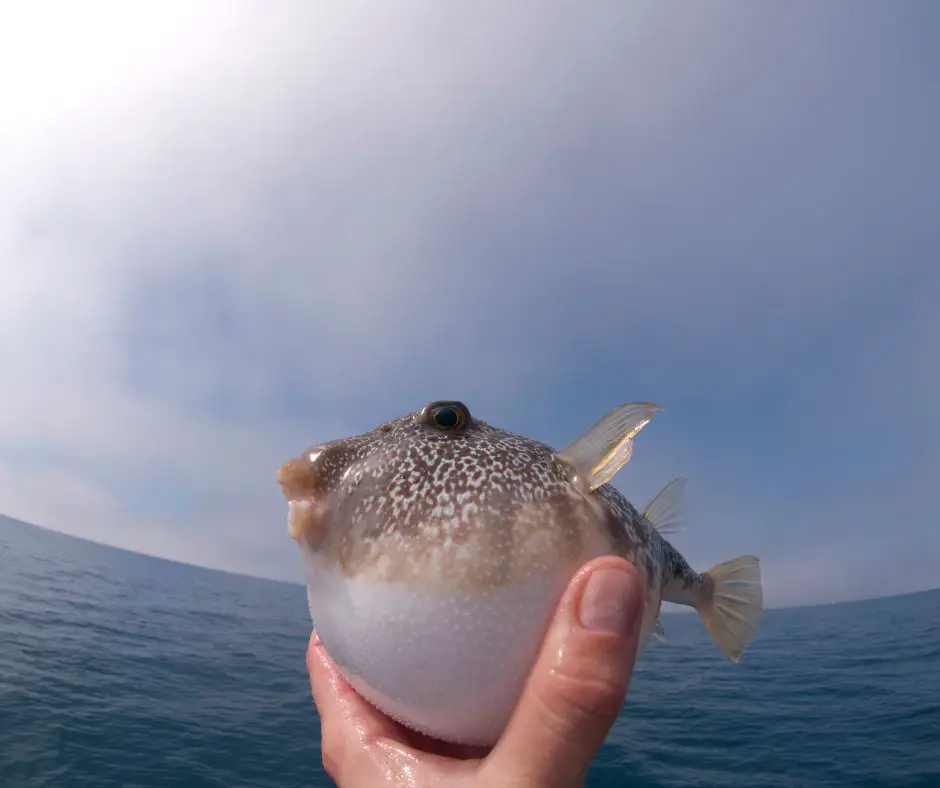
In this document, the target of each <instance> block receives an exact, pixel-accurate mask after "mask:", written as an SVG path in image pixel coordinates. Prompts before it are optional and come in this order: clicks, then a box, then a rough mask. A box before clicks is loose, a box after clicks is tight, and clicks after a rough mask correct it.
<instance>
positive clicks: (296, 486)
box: [277, 446, 325, 501]
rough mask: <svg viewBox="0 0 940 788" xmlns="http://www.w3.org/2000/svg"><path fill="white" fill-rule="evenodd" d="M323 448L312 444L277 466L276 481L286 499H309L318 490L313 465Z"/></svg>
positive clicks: (318, 486)
mask: <svg viewBox="0 0 940 788" xmlns="http://www.w3.org/2000/svg"><path fill="white" fill-rule="evenodd" d="M324 448H325V446H314V447H313V448H312V449H310V450H308V451H305V452H304V453H303V454H300V455H298V456H297V457H294V458H292V459H290V460H288V461H287V462H285V463H284V464H283V465H282V466H281V467H280V468H278V471H277V483H278V484H279V485H281V490H282V492H283V493H284V497H285V498H286V499H287V500H288V501H296V500H298V499H308V500H309V499H310V498H312V497H313V496H315V495H316V494H317V493H318V492H319V490H320V485H319V484H318V483H317V475H316V473H315V466H316V462H317V460H318V459H319V457H320V455H321V454H323V450H324Z"/></svg>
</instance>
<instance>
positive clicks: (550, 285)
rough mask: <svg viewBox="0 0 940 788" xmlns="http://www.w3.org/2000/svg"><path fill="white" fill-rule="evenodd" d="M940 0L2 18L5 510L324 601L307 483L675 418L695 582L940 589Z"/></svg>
mask: <svg viewBox="0 0 940 788" xmlns="http://www.w3.org/2000/svg"><path fill="white" fill-rule="evenodd" d="M938 34H940V6H938V5H937V4H936V3H933V2H928V0H923V1H922V2H916V1H912V2H908V3H881V2H878V1H877V0H865V1H863V0H858V1H857V2H852V3H819V2H815V0H794V1H793V2H789V3H777V4H764V3H760V4H757V3H755V4H742V3H734V2H713V3H708V4H687V3H668V2H667V3H663V2H661V1H660V0H655V1H654V0H640V1H638V2H632V3H629V4H621V3H614V2H600V3H593V4H570V3H559V2H534V1H531V2H530V1H522V2H515V3H512V4H504V3H497V2H482V3H475V4H472V6H468V5H467V4H466V3H457V2H450V1H445V2H429V1H426V2H416V3H409V4H408V5H407V7H406V6H404V5H402V4H394V3H385V2H378V1H377V0H376V2H344V3H329V4H328V3H316V4H313V3H311V4H305V3H275V4H262V3H256V2H247V1H245V2H173V1H171V0H162V1H161V2H159V3H144V2H141V3H134V4H125V3H122V2H119V0H114V1H111V2H94V0H88V2H85V3H82V4H81V5H80V7H79V6H74V7H73V6H72V5H70V4H63V3H55V4H49V3H44V2H34V3H30V4H28V5H27V4H19V5H12V4H11V5H10V6H8V7H7V6H5V7H4V8H3V10H2V11H0V102H2V104H0V107H2V113H3V120H2V122H0V381H2V385H0V512H2V513H5V514H7V515H10V516H12V517H16V518H19V519H23V520H27V521H29V522H33V523H37V524H40V525H44V526H47V527H50V528H54V529H56V530H61V531H64V532H66V533H71V534H75V535H79V536H83V537H86V538H90V539H93V540H96V541H102V542H105V543H108V544H113V545H117V546H121V547H125V548H130V549H134V550H139V551H142V552H146V553H150V554H153V555H159V556H163V557H169V558H173V559H177V560H183V561H187V562H192V563H197V564H202V565H206V566H211V567H217V568H223V569H228V570H232V571H237V572H244V573H248V574H254V575H261V576H265V577H274V578H278V579H285V580H291V581H295V582H302V581H303V575H302V571H301V566H300V559H299V556H298V555H297V551H296V548H295V545H294V543H293V542H292V541H291V540H290V538H289V537H288V535H287V528H286V514H287V512H286V505H285V502H284V501H283V499H282V497H281V493H280V489H279V488H278V486H277V484H276V483H275V472H276V470H277V467H278V466H279V465H280V463H281V462H283V461H284V460H286V459H287V458H289V457H292V456H294V455H296V454H297V453H298V452H300V451H302V450H304V449H305V448H307V447H308V446H311V445H313V444H316V443H318V442H321V441H323V440H327V439H331V438H336V437H342V436H344V435H348V434H352V433H357V432H361V431H363V430H368V429H372V428H373V427H375V426H376V425H377V424H379V423H381V422H383V421H385V420H387V419H389V418H391V417H393V416H395V415H398V414H400V413H402V412H405V411H409V410H414V409H417V408H418V407H420V406H421V405H423V404H424V403H425V402H427V401H429V400H432V399H441V398H457V399H461V400H462V401H464V402H466V403H467V405H468V406H469V408H470V410H471V412H472V413H473V414H474V415H475V416H478V417H480V418H482V419H484V420H486V421H488V422H490V423H492V424H495V425H498V426H501V427H504V428H507V429H510V430H512V431H514V432H520V433H524V434H526V435H530V436H532V437H535V438H538V439H540V440H543V441H545V442H547V443H550V444H552V445H554V446H557V447H559V448H560V447H562V446H564V445H566V444H567V443H568V442H569V441H571V440H572V439H573V438H575V437H576V436H577V435H578V434H580V433H581V432H582V431H583V430H584V429H586V428H587V427H589V426H590V425H591V424H592V423H594V422H595V421H596V420H597V419H598V418H599V417H600V416H601V415H602V414H603V413H604V412H606V411H607V410H609V409H610V408H611V407H613V406H615V405H617V404H619V403H621V402H627V401H633V400H647V401H654V402H657V403H658V404H660V405H661V406H662V408H663V410H662V412H661V413H659V414H658V415H657V416H656V418H655V419H654V420H653V422H652V423H651V424H650V425H649V426H648V427H647V428H646V429H645V430H644V432H643V433H642V435H641V436H640V437H639V438H638V439H637V445H636V448H635V452H634V455H633V459H632V460H631V461H630V463H629V464H628V465H627V466H626V468H624V470H623V471H621V472H620V474H619V475H618V476H617V477H616V479H615V484H616V486H618V487H619V488H620V489H621V490H622V491H623V492H624V493H626V494H627V495H628V497H629V498H631V500H633V501H634V502H635V503H636V504H637V505H638V506H643V505H645V504H646V502H647V501H648V500H649V499H651V498H652V497H653V496H654V495H655V494H656V493H657V492H658V490H659V489H660V488H661V487H662V486H663V485H665V484H666V483H667V482H668V481H670V480H671V479H672V478H674V477H676V476H680V475H681V476H686V477H687V478H688V479H689V482H688V495H689V521H688V528H687V530H686V531H685V532H684V533H682V534H680V535H678V536H675V537H674V538H673V542H674V543H675V545H676V547H677V548H678V549H679V550H680V551H681V552H683V554H684V555H685V556H686V558H687V559H688V560H689V561H690V562H691V563H692V565H693V566H695V567H696V568H698V569H700V570H704V569H707V568H708V567H709V566H711V565H713V564H714V563H717V562H718V561H722V560H726V559H730V558H732V557H735V556H737V555H741V554H749V553H753V554H757V555H759V556H760V557H761V559H762V566H763V572H764V583H765V600H766V603H767V605H768V606H769V607H776V606H786V605H796V604H811V603H823V602H831V601H839V600H847V599H856V598H865V597H873V596H879V595H883V594H893V593H901V592H906V591H914V590H920V589H926V588H932V587H936V586H940V580H938V576H940V527H938V526H940V504H938V495H937V492H936V487H937V483H938V479H940V454H938V446H940V420H938V419H937V417H936V412H935V411H936V405H937V404H938V403H940V310H938V309H937V304H938V302H940V266H938V260H940V218H938V217H940V212H938V206H940V147H938V144H937V140H940V95H938V93H937V91H936V85H937V83H938V81H940V57H938V55H937V53H936V47H935V42H936V40H937V36H938Z"/></svg>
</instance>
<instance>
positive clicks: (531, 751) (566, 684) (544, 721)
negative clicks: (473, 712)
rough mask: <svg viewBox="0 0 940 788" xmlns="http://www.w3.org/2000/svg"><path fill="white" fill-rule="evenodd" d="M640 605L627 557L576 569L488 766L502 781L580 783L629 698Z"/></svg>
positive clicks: (637, 585)
mask: <svg viewBox="0 0 940 788" xmlns="http://www.w3.org/2000/svg"><path fill="white" fill-rule="evenodd" d="M642 611H643V588H642V586H641V584H640V581H639V579H638V576H637V572H636V569H635V568H634V567H633V566H632V565H631V564H629V563H628V562H626V561H624V560H623V559H620V558H615V557H611V556H608V557H605V558H601V559H597V560H595V561H592V562H590V563H588V564H587V565H586V566H585V567H583V568H582V570H581V571H580V572H578V574H577V575H576V576H575V577H574V578H573V579H572V581H571V583H569V585H568V588H567V589H566V591H565V593H564V595H563V596H562V598H561V601H560V602H559V605H558V608H557V610H556V612H555V616H554V619H553V620H552V623H551V625H550V626H549V629H548V632H547V634H546V637H545V640H544V642H543V644H542V649H541V651H540V653H539V656H538V658H537V659H536V663H535V666H534V668H533V670H532V673H531V674H530V676H529V680H528V682H527V683H526V686H525V689H524V690H523V693H522V696H521V697H520V699H519V703H518V704H517V706H516V709H515V711H514V712H513V716H512V718H511V719H510V721H509V724H508V726H507V728H506V731H505V733H504V734H503V736H502V738H501V739H500V741H499V743H498V744H497V745H496V747H495V748H494V750H493V752H492V754H491V755H490V757H489V758H487V760H486V763H485V764H484V766H483V770H484V772H486V773H489V774H491V775H492V776H494V777H496V776H498V777H499V780H498V782H499V783H500V784H502V785H538V786H545V788H551V787H552V786H570V785H575V784H580V781H581V780H583V778H584V775H585V774H586V773H587V770H588V767H589V766H590V763H591V761H592V759H593V758H594V755H595V754H596V753H597V751H598V749H600V746H601V744H603V742H604V739H605V737H606V736H607V733H608V732H609V731H610V728H611V726H612V725H613V723H614V721H615V720H616V718H617V714H618V713H619V711H620V709H621V707H622V706H623V702H624V699H625V698H626V694H627V687H628V685H629V681H630V674H631V673H632V672H633V664H634V660H635V659H636V650H637V642H638V638H639V630H640V624H641V619H642Z"/></svg>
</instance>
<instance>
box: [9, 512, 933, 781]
mask: <svg viewBox="0 0 940 788" xmlns="http://www.w3.org/2000/svg"><path fill="white" fill-rule="evenodd" d="M299 577H300V569H299V564H298V578H299ZM663 625H664V627H665V629H666V633H667V637H668V639H669V642H668V643H667V644H665V645H659V644H657V645H651V646H650V648H649V649H648V650H647V652H646V653H645V654H644V655H643V656H642V658H641V660H640V662H639V664H638V666H637V670H636V673H635V675H634V678H633V682H632V685H631V690H630V697H629V698H628V700H627V703H626V705H625V706H624V708H623V711H622V713H621V716H620V719H619V721H618V723H617V725H616V726H615V727H614V729H613V730H612V731H611V733H610V736H609V737H608V740H607V743H606V744H605V746H604V748H603V749H602V751H601V752H600V753H599V755H598V757H597V759H596V761H595V764H594V766H593V767H592V769H591V772H590V774H589V776H588V781H587V784H588V785H589V786H596V787H597V788H601V787H602V786H618V787H623V786H677V787H678V786H682V787H683V788H687V787H688V786H723V787H727V788H733V787H734V786H748V788H755V787H757V788H773V787H774V786H781V787H782V786H800V787H801V788H804V787H805V786H849V785H852V786H911V787H912V788H913V786H924V787H925V788H926V787H927V786H931V788H938V787H940V590H938V591H930V592H924V593H920V594H910V595H906V596H899V597H892V598H887V599H877V600H873V601H865V602H856V603H849V604H838V605H826V606H820V607H808V608H799V609H787V610H771V611H768V612H767V614H766V615H765V618H764V623H763V624H762V629H761V632H760V633H759V634H758V637H757V639H756V641H755V642H754V644H753V645H752V647H751V649H750V650H749V651H748V653H747V655H746V656H745V658H744V660H743V661H742V662H741V663H740V664H739V665H733V664H732V663H730V662H729V661H728V660H727V659H725V658H724V657H723V656H722V655H721V654H720V653H719V651H718V649H717V647H715V646H714V644H713V643H712V642H711V641H710V639H709V637H708V635H707V634H706V633H705V631H704V629H703V627H702V626H701V624H700V622H699V620H698V617H697V616H694V615H682V614H672V615H666V616H664V619H663ZM309 632H310V624H309V620H308V618H307V608H306V600H305V592H304V589H303V587H302V586H301V585H293V584H288V583H277V582H273V581H267V580H260V579H255V578H249V577H243V576H239V575H233V574H227V573H223V572H217V571H212V570H208V569H201V568H198V567H193V566H189V565H184V564H179V563H174V562H171V561H164V560H161V559H156V558H150V557H146V556H142V555H138V554H136V553H131V552H127V551H123V550H118V549H114V548H110V547H104V546H101V545H97V544H94V543H91V542H87V541H84V540H79V539H75V538H72V537H69V536H64V535H62V534H58V533H55V532H52V531H48V530H44V529H40V528H36V527H34V526H30V525H26V524H23V523H19V522H16V521H13V520H8V519H5V518H2V517H0V787H2V788H40V787H43V786H50V787H55V788H58V787H59V786H63V787H70V786H94V788H110V787H111V786H113V787H114V788H118V787H120V788H144V787H145V786H146V787H150V786H159V787H160V788H172V787H173V786H187V787H189V786H192V787H193V788H196V787H199V786H206V787H208V786H213V787H215V786H219V787H221V786H226V787H227V786H246V787H248V786H252V787H256V788H288V787H289V786H329V785H332V782H331V780H330V778H329V777H328V775H327V774H326V773H325V772H324V771H323V767H322V765H321V762H320V752H319V728H318V724H317V716H316V713H315V710H314V708H313V705H312V703H311V700H310V693H309V685H308V682H307V675H306V670H305V667H304V653H305V649H306V645H307V638H308V635H309Z"/></svg>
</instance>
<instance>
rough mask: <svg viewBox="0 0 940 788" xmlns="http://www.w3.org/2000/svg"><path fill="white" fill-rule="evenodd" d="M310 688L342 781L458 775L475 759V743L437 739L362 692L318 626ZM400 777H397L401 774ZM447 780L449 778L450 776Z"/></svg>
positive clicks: (324, 746) (311, 649)
mask: <svg viewBox="0 0 940 788" xmlns="http://www.w3.org/2000/svg"><path fill="white" fill-rule="evenodd" d="M307 670H308V672H309V674H310V690H311V693H312V694H313V700H314V703H315V704H316V707H317V713H318V714H319V717H320V735H321V740H322V741H321V753H322V756H323V765H324V767H325V768H326V770H327V771H328V772H329V773H330V774H331V775H332V777H333V779H334V780H335V781H336V782H337V783H338V784H345V783H346V782H347V781H348V782H349V784H355V785H360V784H361V785H378V784H381V783H383V782H385V781H386V779H387V778H389V776H390V775H391V776H396V775H397V776H401V777H402V778H403V779H402V784H404V776H409V775H410V777H418V776H420V777H422V779H424V780H425V781H429V780H430V777H431V775H434V776H435V777H438V776H446V777H448V778H454V779H456V778H457V777H459V776H462V775H465V774H468V773H469V772H470V770H472V768H474V763H473V761H471V760H463V759H469V758H471V757H473V755H474V753H473V752H472V751H471V750H470V749H469V748H461V747H459V746H457V745H448V744H446V743H444V742H435V741H434V740H432V739H428V738H427V737H424V736H421V735H420V734H417V733H415V732H414V731H412V730H410V729H408V728H405V727H404V726H402V725H399V724H398V723H397V722H395V721H394V720H392V719H390V718H389V717H387V716H385V715H384V714H382V713H381V712H380V711H379V710H378V709H376V708H375V707H374V706H372V705H371V704H370V703H368V702H367V701H366V700H365V699H363V698H362V696H360V695H359V694H358V693H357V692H356V691H355V690H354V689H353V688H352V686H351V685H350V684H349V682H348V681H347V680H346V678H345V677H344V676H343V674H342V672H341V671H340V669H339V668H338V667H337V665H336V663H335V662H333V660H332V659H331V658H330V656H329V654H327V652H326V649H325V648H324V646H323V644H322V643H321V642H320V639H319V637H318V636H317V634H316V632H313V633H312V634H311V637H310V643H309V645H308V648H307ZM396 779H397V777H396ZM445 782H446V781H445Z"/></svg>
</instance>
